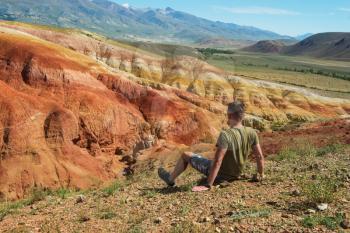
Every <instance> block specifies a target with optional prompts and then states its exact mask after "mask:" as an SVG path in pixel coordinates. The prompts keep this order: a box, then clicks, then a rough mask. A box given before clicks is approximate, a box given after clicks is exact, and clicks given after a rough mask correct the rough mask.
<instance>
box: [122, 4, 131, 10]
mask: <svg viewBox="0 0 350 233" xmlns="http://www.w3.org/2000/svg"><path fill="white" fill-rule="evenodd" d="M122 6H123V7H125V8H128V9H129V7H130V4H129V3H124V4H122Z"/></svg>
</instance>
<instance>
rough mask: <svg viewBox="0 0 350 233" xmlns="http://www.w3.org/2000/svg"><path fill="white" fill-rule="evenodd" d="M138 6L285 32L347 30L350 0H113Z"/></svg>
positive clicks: (348, 27) (349, 27)
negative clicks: (172, 9)
mask: <svg viewBox="0 0 350 233" xmlns="http://www.w3.org/2000/svg"><path fill="white" fill-rule="evenodd" d="M114 1H115V2H117V3H120V4H129V5H130V6H133V7H137V8H145V7H152V8H165V7H167V6H169V7H171V8H174V9H175V10H180V11H184V12H187V13H191V14H194V15H196V16H200V17H203V18H207V19H211V20H218V21H223V22H229V23H236V24H240V25H247V26H255V27H259V28H262V29H267V30H271V31H274V32H277V33H280V34H284V35H291V36H296V35H300V34H304V33H309V32H311V33H318V32H330V31H332V32H336V31H338V32H339V31H345V32H350V0H114Z"/></svg>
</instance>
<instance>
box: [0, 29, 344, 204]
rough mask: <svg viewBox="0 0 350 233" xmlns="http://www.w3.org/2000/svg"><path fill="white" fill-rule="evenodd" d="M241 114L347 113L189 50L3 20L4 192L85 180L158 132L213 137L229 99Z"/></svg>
mask: <svg viewBox="0 0 350 233" xmlns="http://www.w3.org/2000/svg"><path fill="white" fill-rule="evenodd" d="M233 99H240V100H243V101H244V102H245V103H246V104H247V107H248V113H249V114H250V115H248V117H247V120H246V123H247V124H248V125H252V126H254V127H255V128H258V129H264V128H266V126H267V124H268V122H269V121H289V120H310V119H315V118H319V117H336V116H341V115H346V114H348V113H350V104H349V102H347V101H343V100H336V99H328V98H321V97H319V96H314V95H310V94H308V93H303V92H302V91H300V90H297V89H292V88H287V87H284V86H278V85H275V84H270V83H267V82H258V81H248V80H245V79H243V78H240V77H235V76H233V75H231V74H228V73H225V72H223V71H221V70H219V69H217V68H215V67H212V66H210V65H208V64H206V63H204V62H203V61H200V60H197V59H195V58H189V57H170V58H162V57H159V56H156V55H153V54H148V53H146V52H144V51H142V50H141V49H137V48H136V49H135V48H132V47H129V46H126V45H122V44H119V43H116V42H111V41H108V40H106V39H105V38H102V37H99V36H97V35H93V34H89V33H81V32H76V31H66V30H63V31H61V30H49V29H47V28H46V29H45V28H44V29H43V28H41V27H35V26H28V25H24V24H8V23H4V22H1V23H0V110H1V111H0V156H1V158H0V197H3V198H5V197H6V198H10V199H16V198H20V197H22V196H23V195H25V194H26V192H28V191H29V190H30V189H31V188H32V187H33V186H42V187H50V188H58V187H76V188H87V187H91V186H94V185H100V184H103V183H105V182H108V181H109V180H112V179H113V178H115V177H118V176H120V175H122V172H123V170H124V168H125V166H126V165H125V164H124V163H123V162H121V161H120V159H121V156H125V155H129V156H128V157H125V158H126V159H125V160H127V162H128V164H129V165H130V164H131V163H132V162H133V161H132V160H133V158H134V157H135V156H137V154H138V152H139V151H141V150H143V149H145V148H149V147H151V146H152V145H154V144H156V143H157V142H158V141H159V140H162V141H163V142H164V141H165V142H169V143H175V144H185V145H191V144H196V143H198V142H214V141H215V138H216V136H217V135H218V132H219V131H220V130H221V128H222V127H223V126H224V125H225V111H226V107H225V104H226V103H228V102H231V101H232V100H233Z"/></svg>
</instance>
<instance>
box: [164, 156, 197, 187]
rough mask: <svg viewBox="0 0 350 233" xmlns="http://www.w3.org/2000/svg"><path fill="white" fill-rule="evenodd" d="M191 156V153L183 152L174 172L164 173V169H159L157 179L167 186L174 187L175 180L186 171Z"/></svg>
mask: <svg viewBox="0 0 350 233" xmlns="http://www.w3.org/2000/svg"><path fill="white" fill-rule="evenodd" d="M192 155H193V153H192V152H184V153H183V154H182V155H181V156H180V158H179V160H178V161H177V163H176V166H175V168H174V171H173V172H172V173H171V174H169V173H168V172H167V171H165V170H164V168H159V169H158V175H159V177H160V178H161V179H162V180H163V181H165V183H167V184H168V185H170V186H174V184H175V179H176V178H177V177H178V176H179V175H180V174H181V173H183V172H184V171H185V170H186V168H187V166H188V164H189V162H190V159H191V156H192Z"/></svg>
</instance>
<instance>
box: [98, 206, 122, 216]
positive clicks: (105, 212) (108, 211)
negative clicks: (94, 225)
mask: <svg viewBox="0 0 350 233" xmlns="http://www.w3.org/2000/svg"><path fill="white" fill-rule="evenodd" d="M116 216H117V214H116V213H115V212H114V211H113V210H112V209H110V208H107V209H102V210H100V213H99V216H98V217H99V218H100V219H112V218H115V217H116Z"/></svg>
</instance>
